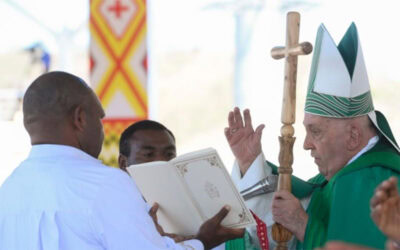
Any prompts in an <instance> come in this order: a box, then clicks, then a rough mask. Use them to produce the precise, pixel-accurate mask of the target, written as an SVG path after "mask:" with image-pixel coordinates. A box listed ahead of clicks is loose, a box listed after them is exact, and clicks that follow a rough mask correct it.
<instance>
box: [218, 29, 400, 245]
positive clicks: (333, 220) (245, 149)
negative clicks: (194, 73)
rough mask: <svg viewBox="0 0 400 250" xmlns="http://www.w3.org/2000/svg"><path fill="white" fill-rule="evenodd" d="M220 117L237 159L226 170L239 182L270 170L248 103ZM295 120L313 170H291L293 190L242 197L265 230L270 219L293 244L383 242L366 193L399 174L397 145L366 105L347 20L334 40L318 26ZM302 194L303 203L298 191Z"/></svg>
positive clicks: (359, 58) (354, 36)
mask: <svg viewBox="0 0 400 250" xmlns="http://www.w3.org/2000/svg"><path fill="white" fill-rule="evenodd" d="M228 121H229V127H228V128H227V129H226V130H225V135H226V138H227V140H228V142H229V145H230V147H231V149H232V152H233V154H234V155H235V157H236V159H237V163H238V164H237V166H236V167H234V170H233V174H232V175H233V178H234V179H235V180H236V182H237V183H238V186H239V187H240V189H242V188H246V187H248V186H251V185H253V184H254V183H256V182H257V181H259V180H261V179H263V178H265V177H266V176H268V175H270V174H277V170H276V167H275V166H274V165H273V164H271V163H269V162H265V160H264V156H263V154H262V153H261V134H262V129H263V125H260V126H259V127H257V128H256V129H255V130H254V129H253V127H252V124H251V117H250V113H249V111H248V110H246V111H245V112H244V122H243V118H242V115H241V114H240V111H239V109H237V108H236V109H235V110H234V111H233V112H231V113H230V114H229V117H228ZM303 125H304V127H305V130H306V138H305V140H304V144H303V147H304V149H305V150H309V151H310V152H311V157H313V158H314V161H315V164H316V165H317V166H318V170H319V174H318V175H317V176H316V177H314V178H313V179H311V180H310V181H309V182H308V183H305V182H301V181H300V180H298V179H295V178H292V192H293V194H292V193H290V192H287V191H278V192H276V193H275V194H274V196H273V197H272V195H265V196H258V197H255V198H253V199H252V200H249V201H247V205H248V206H249V207H250V208H251V209H252V210H253V212H255V213H256V214H257V216H258V217H260V218H261V219H263V220H264V221H266V222H267V225H268V227H269V229H268V231H269V232H270V228H271V226H272V224H273V221H275V222H277V223H280V224H282V225H283V226H284V227H286V228H287V229H289V230H290V231H291V232H292V233H293V235H294V236H295V237H296V239H297V240H298V242H297V248H300V249H314V248H317V247H322V246H323V245H324V244H325V243H326V242H327V241H344V242H349V243H354V244H359V245H364V246H368V247H373V248H378V249H383V248H384V245H385V241H386V236H385V235H383V234H382V232H381V231H379V229H378V228H377V226H376V225H375V224H374V222H373V221H372V219H371V217H370V209H369V200H370V198H371V197H372V195H373V192H374V189H375V188H376V187H377V186H378V185H379V184H380V183H381V182H382V181H383V180H386V179H388V178H389V177H390V176H397V177H399V176H400V149H399V146H398V145H397V143H396V141H395V139H394V136H393V134H392V131H391V129H390V126H389V124H388V122H387V121H386V118H385V117H384V115H383V114H382V113H380V112H379V111H375V109H374V106H373V102H372V96H371V91H370V86H369V81H368V76H367V71H366V67H365V63H364V58H363V54H362V50H361V45H360V40H359V37H358V32H357V29H356V26H355V25H354V23H353V24H352V25H351V26H350V27H349V29H348V30H347V32H346V34H345V35H344V37H343V38H342V40H341V42H340V43H339V45H338V46H336V44H335V42H334V41H333V39H332V37H331V36H330V35H329V33H328V31H327V30H326V29H325V27H324V26H323V25H321V27H320V28H319V30H318V34H317V39H316V42H315V50H314V56H313V61H312V67H311V73H310V79H309V86H308V90H307V97H306V105H305V114H304V120H303ZM307 197H308V198H311V199H310V200H309V203H308V204H305V205H306V207H307V208H306V209H305V208H303V206H302V204H301V203H300V200H299V199H300V198H307ZM271 201H272V202H271ZM271 203H272V204H271ZM253 237H254V234H253ZM255 237H256V236H255ZM270 242H272V240H271V239H270Z"/></svg>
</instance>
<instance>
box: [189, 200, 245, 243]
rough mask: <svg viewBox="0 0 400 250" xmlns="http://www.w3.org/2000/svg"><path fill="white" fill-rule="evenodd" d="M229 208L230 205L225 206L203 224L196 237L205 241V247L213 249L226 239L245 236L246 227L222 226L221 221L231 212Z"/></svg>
mask: <svg viewBox="0 0 400 250" xmlns="http://www.w3.org/2000/svg"><path fill="white" fill-rule="evenodd" d="M229 210H230V207H229V206H224V207H223V208H222V209H221V210H220V211H219V212H218V213H217V214H216V215H215V216H214V217H212V218H211V219H209V220H207V221H206V222H204V223H203V225H201V227H200V229H199V231H198V232H197V235H196V236H195V238H196V239H198V240H200V241H201V242H202V243H203V245H204V249H211V248H214V247H216V246H218V245H220V244H221V243H223V242H225V241H228V240H232V239H235V238H239V237H243V234H244V229H235V228H227V227H224V226H221V222H222V220H223V219H224V218H225V217H226V215H227V214H228V213H229Z"/></svg>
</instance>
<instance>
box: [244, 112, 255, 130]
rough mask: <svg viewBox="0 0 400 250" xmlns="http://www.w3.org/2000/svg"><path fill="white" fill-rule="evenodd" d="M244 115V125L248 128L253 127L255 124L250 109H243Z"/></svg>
mask: <svg viewBox="0 0 400 250" xmlns="http://www.w3.org/2000/svg"><path fill="white" fill-rule="evenodd" d="M243 117H244V126H245V127H246V128H250V129H253V124H252V123H251V115H250V110H248V109H245V110H244V111H243Z"/></svg>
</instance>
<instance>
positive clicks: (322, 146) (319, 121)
mask: <svg viewBox="0 0 400 250" xmlns="http://www.w3.org/2000/svg"><path fill="white" fill-rule="evenodd" d="M303 124H304V127H305V129H306V138H305V140H304V145H303V146H304V149H305V150H311V156H312V157H313V158H314V162H315V164H317V165H318V170H319V172H320V173H321V174H322V175H323V176H325V178H326V179H327V180H329V179H330V178H332V176H334V175H335V174H336V173H337V172H338V171H339V170H340V169H342V168H343V167H344V166H345V165H346V163H347V162H348V161H349V160H350V154H349V151H348V147H347V142H348V137H349V133H350V132H349V130H348V126H347V122H346V121H345V120H344V119H335V118H326V117H322V116H317V115H312V114H307V113H306V114H305V116H304V121H303Z"/></svg>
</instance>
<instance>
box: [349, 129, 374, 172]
mask: <svg viewBox="0 0 400 250" xmlns="http://www.w3.org/2000/svg"><path fill="white" fill-rule="evenodd" d="M378 141H379V136H377V135H375V136H374V137H372V138H371V139H369V141H368V144H367V146H365V147H364V148H363V149H361V151H360V152H358V153H357V154H356V155H355V156H353V158H351V159H350V161H349V162H348V163H347V164H346V166H347V165H349V164H350V163H352V162H353V161H355V160H356V159H357V158H358V157H360V156H361V155H362V154H364V153H365V152H367V151H368V150H370V149H371V148H373V147H374V146H375V145H376V144H377V143H378Z"/></svg>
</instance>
